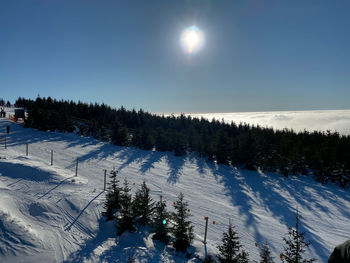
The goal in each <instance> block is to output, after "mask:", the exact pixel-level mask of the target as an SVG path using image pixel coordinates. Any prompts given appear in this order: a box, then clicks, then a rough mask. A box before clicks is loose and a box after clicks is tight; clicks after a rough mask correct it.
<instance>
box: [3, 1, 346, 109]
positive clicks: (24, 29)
mask: <svg viewBox="0 0 350 263" xmlns="http://www.w3.org/2000/svg"><path fill="white" fill-rule="evenodd" d="M349 14H350V2H349V1H342V0H337V1H330V0H329V1H322V0H308V1H305V0H294V1H284V0H276V1H272V0H271V1H263V0H242V1H239V0H227V1H224V0H217V1H210V0H187V1H180V0H177V1H173V0H159V1H153V0H147V1H118V0H113V1H112V0H111V1H103V0H101V1H96V0H94V1H91V0H81V1H80V0H73V1H72V0H69V1H65V0H60V1H54V0H50V1H47V0H41V1H39V0H36V1H34V0H21V1H18V0H1V1H0V98H1V97H3V98H4V99H9V100H10V101H12V102H13V101H14V100H15V99H16V98H17V97H18V96H22V97H27V98H36V96H37V95H38V94H40V96H42V97H43V96H51V97H53V98H57V99H72V100H81V101H84V102H99V103H101V102H104V103H106V104H109V105H111V106H113V107H120V106H121V105H124V106H125V107H126V108H129V109H131V108H135V109H139V108H143V109H144V110H147V111H151V112H235V111H271V110H317V109H350V86H349V83H350V72H349V71H350V48H349V47H350V32H349V28H350V16H349ZM192 25H196V26H197V27H198V28H199V29H201V30H202V31H203V32H204V34H205V39H206V41H205V45H204V47H203V48H202V49H201V50H200V52H198V53H196V54H193V55H188V54H185V53H184V52H183V49H182V48H181V45H180V41H179V39H180V35H181V33H182V31H183V30H184V29H185V28H187V27H189V26H192Z"/></svg>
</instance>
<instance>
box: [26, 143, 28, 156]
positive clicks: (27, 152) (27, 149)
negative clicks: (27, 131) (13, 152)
mask: <svg viewBox="0 0 350 263" xmlns="http://www.w3.org/2000/svg"><path fill="white" fill-rule="evenodd" d="M26 156H28V143H26Z"/></svg>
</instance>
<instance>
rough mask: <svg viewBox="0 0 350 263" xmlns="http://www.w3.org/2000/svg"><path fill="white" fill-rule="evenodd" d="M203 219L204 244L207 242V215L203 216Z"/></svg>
mask: <svg viewBox="0 0 350 263" xmlns="http://www.w3.org/2000/svg"><path fill="white" fill-rule="evenodd" d="M204 220H205V233H204V242H203V243H204V244H206V243H207V232H208V217H207V216H206V217H204Z"/></svg>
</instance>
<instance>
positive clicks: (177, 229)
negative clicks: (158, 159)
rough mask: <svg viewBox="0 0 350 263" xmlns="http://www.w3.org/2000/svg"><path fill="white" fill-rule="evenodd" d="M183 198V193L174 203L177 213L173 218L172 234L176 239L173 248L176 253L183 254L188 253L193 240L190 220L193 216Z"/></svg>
mask: <svg viewBox="0 0 350 263" xmlns="http://www.w3.org/2000/svg"><path fill="white" fill-rule="evenodd" d="M183 198H184V195H183V193H180V195H179V196H178V199H177V201H176V202H175V203H174V208H175V210H176V212H175V213H173V216H172V217H173V220H174V226H173V229H172V232H173V234H174V237H175V240H174V243H173V246H174V248H175V249H176V251H182V252H184V251H186V249H187V248H188V247H189V246H190V245H191V243H192V240H193V226H192V223H191V221H189V220H188V218H189V217H190V216H191V214H190V210H189V209H188V203H187V202H185V201H184V200H183Z"/></svg>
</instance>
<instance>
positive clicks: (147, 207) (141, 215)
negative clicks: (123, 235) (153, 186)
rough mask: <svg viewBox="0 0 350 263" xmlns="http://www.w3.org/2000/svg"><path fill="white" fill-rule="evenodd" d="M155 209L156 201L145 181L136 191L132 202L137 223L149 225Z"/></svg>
mask: <svg viewBox="0 0 350 263" xmlns="http://www.w3.org/2000/svg"><path fill="white" fill-rule="evenodd" d="M153 210H154V202H153V201H152V198H151V196H150V189H149V188H148V187H147V185H146V182H145V181H143V183H142V185H141V188H140V189H139V190H137V191H136V193H135V198H134V200H133V203H132V211H133V217H134V218H135V219H136V222H137V223H140V224H141V225H148V224H149V223H151V216H152V213H153Z"/></svg>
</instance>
